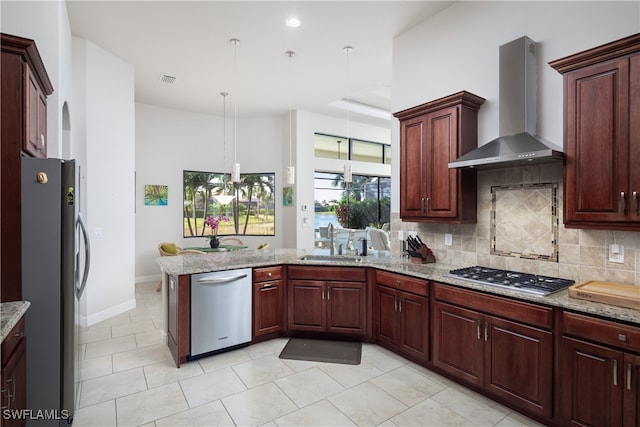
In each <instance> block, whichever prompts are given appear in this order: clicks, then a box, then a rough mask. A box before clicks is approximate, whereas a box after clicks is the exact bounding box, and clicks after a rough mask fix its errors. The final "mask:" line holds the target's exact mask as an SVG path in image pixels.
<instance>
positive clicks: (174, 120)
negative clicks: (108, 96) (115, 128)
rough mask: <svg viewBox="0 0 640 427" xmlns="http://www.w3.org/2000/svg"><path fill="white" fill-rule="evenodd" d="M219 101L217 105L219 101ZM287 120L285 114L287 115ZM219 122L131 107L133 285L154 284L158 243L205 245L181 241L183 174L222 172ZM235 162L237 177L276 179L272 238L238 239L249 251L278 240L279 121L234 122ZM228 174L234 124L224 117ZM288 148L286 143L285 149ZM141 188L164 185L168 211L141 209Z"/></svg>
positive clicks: (201, 240) (280, 232)
mask: <svg viewBox="0 0 640 427" xmlns="http://www.w3.org/2000/svg"><path fill="white" fill-rule="evenodd" d="M220 102H222V101H220ZM287 118H288V115H287ZM222 126H223V119H222V117H216V116H212V115H206V114H198V113H191V112H187V111H179V110H172V109H168V108H163V107H158V106H152V105H148V104H142V103H138V104H136V192H137V195H136V248H137V250H136V277H137V280H138V281H148V280H155V279H156V278H158V279H159V277H160V276H159V266H158V265H157V264H156V262H155V261H154V260H155V258H157V257H158V256H159V254H158V250H157V245H158V243H160V242H165V241H166V242H175V243H176V244H178V245H179V246H183V247H185V246H206V245H208V240H207V239H206V238H204V237H202V238H186V239H185V238H183V237H182V228H181V224H182V201H183V195H182V172H183V170H195V171H222V170H223V168H224V167H225V162H224V159H223V152H224V150H223V147H224V144H223V127H222ZM237 132H238V134H237V160H238V162H239V163H240V165H241V173H271V172H274V173H275V174H276V180H275V182H276V199H275V209H276V224H275V227H276V235H275V236H240V238H241V239H242V240H243V242H244V243H245V244H246V245H247V246H249V247H252V248H254V247H257V246H258V245H259V244H260V243H263V242H266V243H269V244H270V245H271V246H272V247H281V246H282V241H283V223H284V222H283V219H282V214H281V212H282V201H281V199H282V176H283V173H284V169H283V168H284V166H283V163H282V154H281V150H282V149H283V148H282V144H283V138H284V137H283V126H282V117H266V118H252V119H239V120H238V126H237ZM226 136H227V144H226V152H227V161H226V168H227V171H230V169H231V163H232V161H233V153H234V134H233V120H232V119H231V118H230V117H229V116H227V129H226ZM286 147H287V149H288V144H287V145H286ZM145 184H157V185H168V186H169V201H168V205H167V206H144V186H145Z"/></svg>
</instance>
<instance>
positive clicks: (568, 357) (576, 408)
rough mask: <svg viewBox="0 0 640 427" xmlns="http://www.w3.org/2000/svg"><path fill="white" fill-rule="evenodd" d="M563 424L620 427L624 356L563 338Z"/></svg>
mask: <svg viewBox="0 0 640 427" xmlns="http://www.w3.org/2000/svg"><path fill="white" fill-rule="evenodd" d="M560 351H561V362H560V372H561V375H562V377H563V378H564V380H563V381H562V383H563V384H562V386H561V387H562V388H561V390H562V396H561V403H560V406H559V408H558V409H559V411H560V418H561V424H562V425H567V426H612V427H613V426H621V425H622V387H620V386H619V384H618V383H619V377H620V375H619V373H618V372H616V371H617V370H618V369H621V368H622V365H623V353H622V352H621V351H616V350H612V349H610V348H606V347H602V346H599V345H595V344H591V343H586V342H583V341H579V340H576V339H573V338H566V337H563V338H562V342H561V347H560Z"/></svg>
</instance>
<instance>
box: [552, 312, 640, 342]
mask: <svg viewBox="0 0 640 427" xmlns="http://www.w3.org/2000/svg"><path fill="white" fill-rule="evenodd" d="M562 333H563V334H567V335H573V336H576V337H579V338H582V339H586V340H589V341H596V342H599V343H602V344H608V345H612V346H615V347H619V348H623V349H626V350H632V351H635V352H640V328H637V327H633V326H629V325H623V324H621V323H617V322H611V321H609V320H601V319H596V318H595V317H590V316H585V315H582V314H576V313H567V312H563V313H562Z"/></svg>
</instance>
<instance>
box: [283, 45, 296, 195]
mask: <svg viewBox="0 0 640 427" xmlns="http://www.w3.org/2000/svg"><path fill="white" fill-rule="evenodd" d="M295 54H296V53H295V52H294V51H292V50H288V51H286V52H285V55H287V56H288V57H289V166H288V167H287V174H286V180H285V182H286V184H287V185H294V184H295V183H296V167H295V166H293V164H292V163H291V156H292V151H293V143H292V140H293V125H292V116H293V114H292V106H291V105H292V99H293V67H292V65H291V59H292V58H293V55H295Z"/></svg>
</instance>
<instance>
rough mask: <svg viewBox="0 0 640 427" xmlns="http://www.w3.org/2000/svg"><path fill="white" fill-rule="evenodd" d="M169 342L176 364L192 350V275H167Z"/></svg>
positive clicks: (184, 359)
mask: <svg viewBox="0 0 640 427" xmlns="http://www.w3.org/2000/svg"><path fill="white" fill-rule="evenodd" d="M167 288H168V289H167V305H168V313H167V344H168V346H169V351H170V352H171V355H172V356H173V360H174V361H175V363H176V366H177V367H178V368H179V367H180V364H181V363H185V362H186V361H187V358H188V357H189V354H190V352H191V350H190V346H191V321H190V318H191V276H190V275H180V276H173V275H172V276H167Z"/></svg>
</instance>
